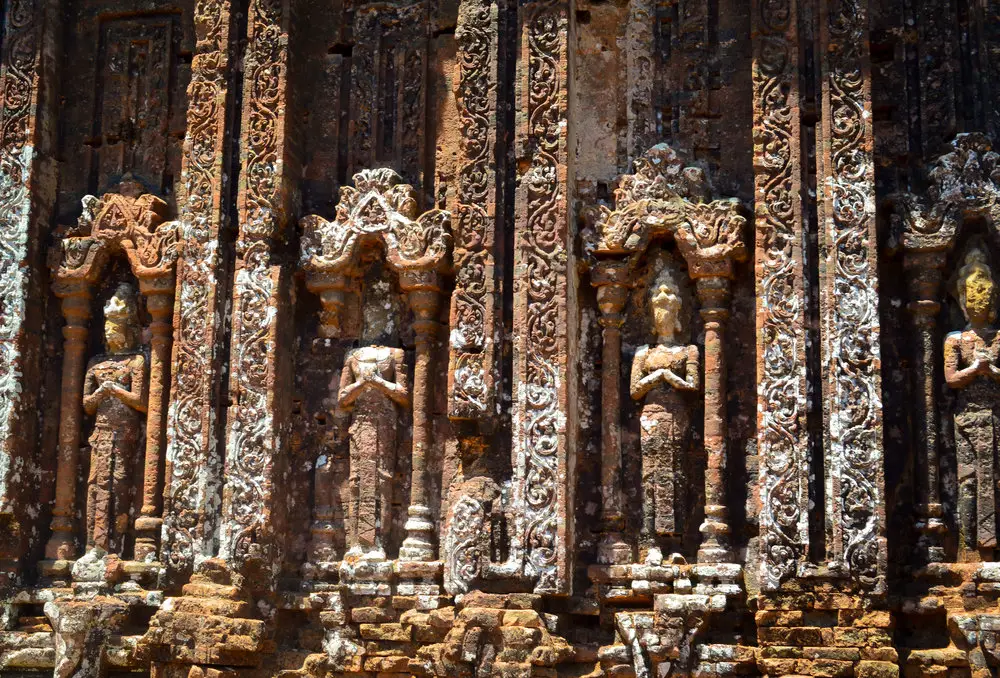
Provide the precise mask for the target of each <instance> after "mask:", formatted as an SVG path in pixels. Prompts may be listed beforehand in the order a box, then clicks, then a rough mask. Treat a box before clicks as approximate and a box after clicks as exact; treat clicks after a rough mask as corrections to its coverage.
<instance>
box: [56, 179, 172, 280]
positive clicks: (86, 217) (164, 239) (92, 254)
mask: <svg viewBox="0 0 1000 678" xmlns="http://www.w3.org/2000/svg"><path fill="white" fill-rule="evenodd" d="M82 203H83V213H82V214H81V215H80V218H79V220H78V221H77V224H76V226H75V227H72V228H70V229H68V230H67V232H66V233H65V234H64V235H63V236H62V237H61V238H60V239H59V240H58V242H57V243H56V245H55V252H54V256H53V260H52V266H53V269H54V274H55V278H56V282H57V284H73V283H76V282H88V283H93V282H95V281H96V280H97V278H98V277H99V276H100V274H101V271H102V270H103V268H104V265H105V264H106V263H107V261H108V259H109V258H110V257H112V256H114V255H115V254H118V253H124V254H125V256H126V257H127V258H128V262H129V265H130V266H131V268H132V272H133V273H134V274H135V276H136V278H138V279H139V281H140V283H142V285H143V287H144V288H146V287H147V286H150V285H152V286H156V287H160V286H163V287H165V288H170V289H172V287H173V275H174V270H175V267H176V263H177V256H178V249H179V235H180V224H179V222H176V221H166V214H167V203H165V202H164V201H163V200H161V199H160V198H158V197H157V196H155V195H152V194H149V193H144V192H143V187H142V185H141V184H140V183H138V182H136V181H133V180H131V179H125V180H123V181H122V182H121V184H120V185H119V187H118V191H117V192H114V193H105V194H104V195H102V196H101V197H100V198H98V197H96V196H93V195H87V196H84V197H83V199H82Z"/></svg>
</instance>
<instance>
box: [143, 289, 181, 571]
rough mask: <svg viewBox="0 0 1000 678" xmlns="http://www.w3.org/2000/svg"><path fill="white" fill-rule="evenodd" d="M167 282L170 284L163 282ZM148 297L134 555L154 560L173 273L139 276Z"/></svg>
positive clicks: (161, 492)
mask: <svg viewBox="0 0 1000 678" xmlns="http://www.w3.org/2000/svg"><path fill="white" fill-rule="evenodd" d="M164 282H166V283H168V284H164ZM139 289H140V291H141V292H142V294H143V296H145V297H146V310H147V311H149V315H150V316H152V322H150V324H149V329H150V332H151V333H152V335H153V336H152V338H151V339H150V355H149V404H148V409H147V414H146V459H145V464H144V468H143V476H142V477H143V483H142V509H141V510H140V512H139V517H138V518H136V521H135V530H136V542H135V559H136V560H153V559H155V558H156V547H157V542H158V541H159V536H160V534H159V533H160V526H161V525H162V524H163V519H162V518H161V515H160V511H161V508H162V497H163V452H164V448H165V443H166V430H165V423H166V413H167V412H166V407H167V396H168V393H169V390H170V381H169V380H170V348H171V346H172V345H173V329H174V326H173V315H174V276H172V275H171V276H170V277H169V279H168V280H166V281H163V280H161V279H156V278H154V279H149V278H140V279H139Z"/></svg>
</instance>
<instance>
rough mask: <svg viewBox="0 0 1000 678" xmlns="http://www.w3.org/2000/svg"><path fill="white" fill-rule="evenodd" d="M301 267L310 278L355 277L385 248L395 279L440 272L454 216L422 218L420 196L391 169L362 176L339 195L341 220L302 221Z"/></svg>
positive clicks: (438, 214)
mask: <svg viewBox="0 0 1000 678" xmlns="http://www.w3.org/2000/svg"><path fill="white" fill-rule="evenodd" d="M300 223H301V225H302V244H301V250H300V259H299V262H300V264H301V266H302V268H303V269H304V270H305V271H306V272H307V273H317V274H324V275H332V276H340V275H351V274H352V273H357V271H358V269H359V268H360V266H361V265H362V264H363V261H364V254H365V252H366V251H370V250H371V249H372V248H375V247H378V248H382V249H383V250H384V252H385V258H386V261H387V262H388V263H389V265H390V266H391V267H392V268H393V269H394V270H395V271H396V272H397V273H405V272H420V271H439V270H441V269H443V268H446V267H447V266H448V264H449V257H450V252H451V214H450V213H449V212H447V211H445V210H439V209H433V210H430V211H427V212H423V213H420V212H419V210H418V208H417V192H416V190H415V189H414V188H413V187H412V186H410V185H408V184H404V183H403V180H402V178H401V177H400V176H399V175H398V174H397V173H396V172H394V171H393V170H391V169H389V168H380V169H370V170H362V171H360V172H358V173H357V174H355V175H354V186H343V187H341V189H340V202H339V203H338V204H337V216H336V218H335V219H334V220H333V221H327V220H326V219H324V218H323V217H320V216H317V215H309V216H307V217H303V218H302V220H301V221H300Z"/></svg>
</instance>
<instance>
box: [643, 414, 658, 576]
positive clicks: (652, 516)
mask: <svg viewBox="0 0 1000 678" xmlns="http://www.w3.org/2000/svg"><path fill="white" fill-rule="evenodd" d="M639 425H640V429H641V430H640V437H639V440H640V447H641V448H642V527H641V528H640V532H639V561H640V562H644V561H647V560H654V561H655V560H658V559H659V560H662V553H660V550H659V548H657V545H656V522H657V520H656V519H657V508H658V507H657V501H658V497H657V485H658V484H659V482H660V480H661V475H662V474H661V472H660V470H661V465H662V460H661V459H660V456H661V452H662V450H661V449H660V444H659V443H660V439H659V435H658V430H657V429H658V425H659V421H658V420H657V417H655V416H649V415H648V414H647V413H643V414H642V416H641V417H640V419H639Z"/></svg>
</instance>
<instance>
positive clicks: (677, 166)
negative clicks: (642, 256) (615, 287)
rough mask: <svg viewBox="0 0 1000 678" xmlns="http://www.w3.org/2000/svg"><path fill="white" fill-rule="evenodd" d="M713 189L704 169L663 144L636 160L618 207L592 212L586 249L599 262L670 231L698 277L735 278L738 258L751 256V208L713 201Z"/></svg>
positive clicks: (634, 250) (642, 247)
mask: <svg viewBox="0 0 1000 678" xmlns="http://www.w3.org/2000/svg"><path fill="white" fill-rule="evenodd" d="M712 193H713V192H712V186H711V184H710V183H709V180H708V177H707V176H706V175H705V172H704V170H702V169H701V168H699V167H694V166H688V165H685V163H684V161H683V160H682V159H681V157H680V156H679V155H678V154H677V152H676V151H674V150H673V149H672V148H670V146H668V145H666V144H657V145H656V146H653V147H652V148H650V149H649V150H648V151H646V153H645V154H643V156H642V157H641V158H638V159H637V160H636V161H635V172H634V173H633V174H627V175H625V176H622V177H621V178H620V179H619V180H618V187H617V188H616V189H615V192H614V197H615V200H614V203H615V205H614V209H610V208H608V207H606V206H604V205H598V206H596V207H594V208H592V209H591V210H590V213H589V215H588V218H589V221H590V226H591V228H590V229H588V231H587V232H586V233H585V235H584V248H585V250H586V251H587V253H588V254H589V255H591V256H593V257H594V258H596V259H598V260H600V259H607V258H624V257H631V256H632V255H636V254H639V253H641V252H643V251H645V249H646V247H647V246H648V245H649V243H650V241H651V240H653V239H656V238H658V237H663V236H668V235H669V236H672V237H673V238H674V239H675V240H676V241H677V245H678V248H679V249H680V251H681V254H683V255H684V258H685V259H686V260H687V262H688V265H689V267H690V269H691V275H692V276H693V277H704V276H715V275H726V276H729V275H731V264H732V262H733V261H741V260H743V259H745V258H746V256H747V250H746V243H745V242H744V240H743V238H744V232H745V230H746V224H747V220H746V217H745V216H744V212H745V210H744V208H743V205H742V203H741V202H740V201H739V200H738V199H736V198H719V199H713V198H712Z"/></svg>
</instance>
